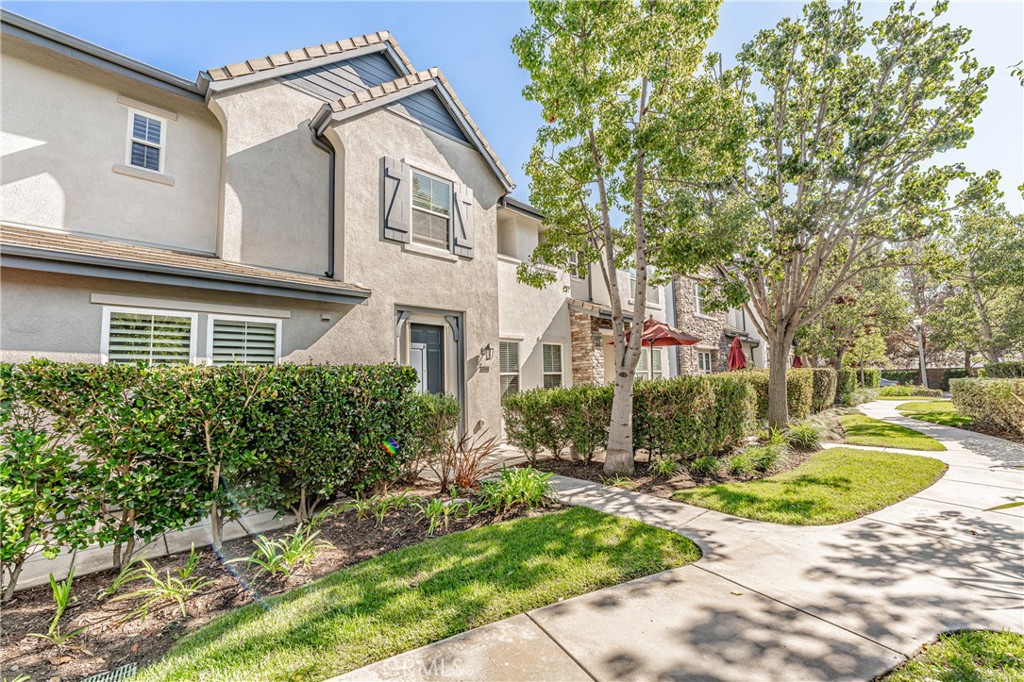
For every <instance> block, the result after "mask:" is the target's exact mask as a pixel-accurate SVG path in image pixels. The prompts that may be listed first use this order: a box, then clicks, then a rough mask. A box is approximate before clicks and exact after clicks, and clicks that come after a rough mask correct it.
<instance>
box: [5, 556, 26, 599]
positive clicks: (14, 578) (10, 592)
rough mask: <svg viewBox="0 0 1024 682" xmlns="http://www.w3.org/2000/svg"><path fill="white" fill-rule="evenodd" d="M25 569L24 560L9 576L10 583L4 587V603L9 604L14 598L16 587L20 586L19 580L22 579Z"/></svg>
mask: <svg viewBox="0 0 1024 682" xmlns="http://www.w3.org/2000/svg"><path fill="white" fill-rule="evenodd" d="M24 567H25V560H24V559H22V560H21V561H19V562H18V564H17V565H16V566H15V567H14V568H13V570H12V571H11V573H10V575H9V576H8V578H9V580H10V582H8V583H7V585H6V586H5V587H4V596H3V601H4V602H9V601H10V600H11V597H13V596H14V587H15V586H16V585H17V584H18V578H20V577H21V569H22V568H24Z"/></svg>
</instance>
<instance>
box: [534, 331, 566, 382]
mask: <svg viewBox="0 0 1024 682" xmlns="http://www.w3.org/2000/svg"><path fill="white" fill-rule="evenodd" d="M544 346H557V347H558V362H559V364H560V365H561V366H562V369H561V370H559V371H557V372H547V371H545V370H544ZM549 374H550V375H551V376H555V375H558V386H559V388H565V344H562V343H552V342H550V341H542V342H541V344H540V375H541V376H540V385H541V387H542V388H543V387H544V380H545V379H547V377H548V375H549Z"/></svg>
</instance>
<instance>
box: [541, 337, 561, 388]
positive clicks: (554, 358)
mask: <svg viewBox="0 0 1024 682" xmlns="http://www.w3.org/2000/svg"><path fill="white" fill-rule="evenodd" d="M543 353H544V388H560V387H561V386H562V344H560V343H545V344H543Z"/></svg>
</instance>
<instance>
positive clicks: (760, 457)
mask: <svg viewBox="0 0 1024 682" xmlns="http://www.w3.org/2000/svg"><path fill="white" fill-rule="evenodd" d="M788 454H789V448H788V447H787V446H786V444H785V443H766V444H764V445H751V446H749V447H747V448H745V449H744V450H743V458H744V459H745V460H746V462H748V463H749V466H750V469H751V470H754V471H759V472H761V473H767V472H768V471H770V470H771V468H772V467H773V466H775V463H776V462H778V461H779V460H781V459H783V458H785V456H786V455H788ZM744 473H747V472H744Z"/></svg>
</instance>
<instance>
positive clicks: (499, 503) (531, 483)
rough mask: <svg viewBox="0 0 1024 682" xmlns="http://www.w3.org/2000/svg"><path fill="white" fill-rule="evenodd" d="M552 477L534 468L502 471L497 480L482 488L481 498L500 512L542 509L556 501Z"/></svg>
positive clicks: (485, 484)
mask: <svg viewBox="0 0 1024 682" xmlns="http://www.w3.org/2000/svg"><path fill="white" fill-rule="evenodd" d="M551 476H552V474H548V473H541V472H540V471H537V470H536V469H534V468H533V467H519V468H514V469H502V471H501V476H500V477H498V479H497V480H495V481H487V482H485V483H484V484H483V486H481V488H480V496H481V498H482V499H483V500H484V501H485V502H486V503H487V504H488V506H490V508H491V509H494V510H495V511H500V512H508V511H510V510H512V509H515V508H516V507H519V506H524V507H526V508H527V509H534V508H536V507H542V506H544V505H546V504H548V503H549V502H551V501H553V500H554V491H553V490H552V489H551Z"/></svg>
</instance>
